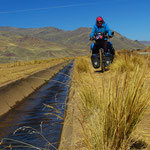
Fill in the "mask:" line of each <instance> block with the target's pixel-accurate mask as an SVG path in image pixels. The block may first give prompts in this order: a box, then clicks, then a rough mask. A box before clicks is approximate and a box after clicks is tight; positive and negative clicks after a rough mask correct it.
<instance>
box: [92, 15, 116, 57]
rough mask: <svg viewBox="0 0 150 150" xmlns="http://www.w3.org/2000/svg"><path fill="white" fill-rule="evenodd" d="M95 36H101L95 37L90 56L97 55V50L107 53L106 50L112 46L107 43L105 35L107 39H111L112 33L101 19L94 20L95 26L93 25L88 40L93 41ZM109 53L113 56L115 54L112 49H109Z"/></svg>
mask: <svg viewBox="0 0 150 150" xmlns="http://www.w3.org/2000/svg"><path fill="white" fill-rule="evenodd" d="M96 34H101V35H100V36H97V37H96V40H95V43H93V44H92V45H91V50H92V54H97V53H98V51H99V48H103V49H104V51H105V52H108V48H109V47H110V46H112V43H111V42H107V37H106V36H105V35H106V34H107V36H108V37H112V32H111V30H110V29H109V27H108V25H107V24H106V23H105V22H104V20H103V18H102V17H97V18H96V24H95V25H94V27H93V29H92V32H91V34H90V40H93V39H94V36H95V35H96ZM110 52H111V53H112V54H113V55H114V53H115V52H114V48H113V47H111V48H110Z"/></svg>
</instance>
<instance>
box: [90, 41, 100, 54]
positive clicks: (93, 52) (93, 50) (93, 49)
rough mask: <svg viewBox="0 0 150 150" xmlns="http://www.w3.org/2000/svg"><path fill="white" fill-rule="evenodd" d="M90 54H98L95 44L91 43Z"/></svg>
mask: <svg viewBox="0 0 150 150" xmlns="http://www.w3.org/2000/svg"><path fill="white" fill-rule="evenodd" d="M91 50H92V54H98V46H97V44H95V43H93V44H92V45H91Z"/></svg>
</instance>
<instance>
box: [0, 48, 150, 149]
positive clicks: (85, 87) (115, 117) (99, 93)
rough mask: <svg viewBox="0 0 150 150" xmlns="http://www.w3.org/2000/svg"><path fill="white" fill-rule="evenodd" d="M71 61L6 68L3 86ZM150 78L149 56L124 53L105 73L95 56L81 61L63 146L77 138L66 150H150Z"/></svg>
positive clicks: (1, 69) (0, 76)
mask: <svg viewBox="0 0 150 150" xmlns="http://www.w3.org/2000/svg"><path fill="white" fill-rule="evenodd" d="M68 59H70V58H62V59H49V60H34V61H28V62H16V63H9V64H1V65H0V85H1V86H3V85H5V84H8V83H10V82H12V81H15V80H17V79H20V78H26V77H27V76H28V75H31V74H33V73H35V72H38V71H40V70H43V69H46V68H49V67H52V66H54V65H56V64H59V63H61V62H63V61H65V60H68ZM149 77H150V58H149V56H145V55H139V54H138V53H136V52H129V51H121V52H119V51H118V52H117V54H116V56H115V60H114V62H113V64H112V65H111V66H110V67H109V68H108V70H107V71H106V72H104V73H101V71H100V69H97V70H95V69H93V68H92V65H91V61H90V56H83V57H76V59H75V65H74V71H73V75H72V83H71V89H70V95H72V96H70V95H69V101H68V107H67V117H66V118H67V119H68V120H67V119H65V126H67V131H68V130H70V128H71V130H70V132H69V133H67V134H62V135H63V136H64V137H61V142H63V143H65V142H66V139H67V138H66V137H65V136H66V135H67V136H68V137H70V136H71V137H72V138H71V139H68V143H69V144H68V143H67V144H66V145H65V146H64V145H61V148H60V149H61V150H63V149H65V150H67V149H68V150H69V149H73V150H130V149H131V150H135V149H145V150H149V149H150V134H149V133H150V109H149V105H150V92H149V91H150V86H149V84H150V79H149ZM68 114H69V115H68ZM70 121H71V122H70ZM66 122H67V125H66ZM64 139H65V141H64ZM70 145H71V146H70ZM64 147H65V148H64ZM67 147H69V148H67ZM70 147H71V148H70Z"/></svg>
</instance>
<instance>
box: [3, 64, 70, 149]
mask: <svg viewBox="0 0 150 150" xmlns="http://www.w3.org/2000/svg"><path fill="white" fill-rule="evenodd" d="M72 68H73V62H72V63H70V64H68V65H67V66H66V67H65V68H64V69H62V70H61V71H60V72H59V73H58V74H57V75H56V76H55V77H53V78H52V79H51V80H50V81H48V82H47V83H46V84H45V85H44V86H42V87H41V88H40V89H39V90H37V91H36V92H35V93H33V94H32V95H30V96H29V97H27V98H26V99H25V100H23V102H21V103H20V104H19V105H18V106H17V107H16V108H13V109H12V110H11V111H9V112H8V113H7V114H6V115H4V116H3V117H2V118H0V140H2V139H3V142H2V144H1V145H0V149H4V150H5V149H6V150H10V149H12V150H20V149H21V150H35V149H40V150H43V149H44V150H54V149H56V148H57V147H58V142H59V139H60V134H61V129H62V123H63V120H62V119H61V118H62V117H63V114H64V111H65V109H66V100H67V96H68V92H69V86H70V76H71V73H72Z"/></svg>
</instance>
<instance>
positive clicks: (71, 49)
mask: <svg viewBox="0 0 150 150" xmlns="http://www.w3.org/2000/svg"><path fill="white" fill-rule="evenodd" d="M91 30H92V29H91V28H78V29H76V30H73V31H64V30H61V29H58V28H55V27H44V28H27V29H26V28H14V27H0V57H1V59H3V57H7V58H10V57H16V58H18V59H21V58H24V57H28V58H32V59H33V58H39V57H62V56H76V55H85V54H87V53H89V47H90V44H91V41H89V34H90V32H91ZM112 42H113V44H114V47H115V48H116V49H130V50H131V49H142V48H145V46H144V45H143V44H141V43H140V42H138V41H132V40H130V39H128V38H126V37H124V36H122V35H120V34H119V33H117V32H115V36H114V38H113V39H112ZM5 59H6V58H5Z"/></svg>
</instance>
